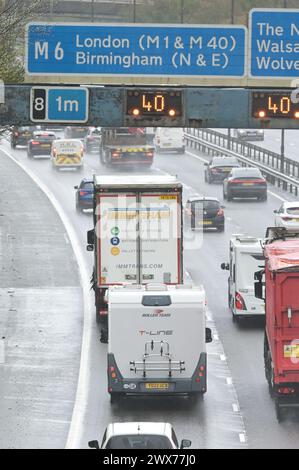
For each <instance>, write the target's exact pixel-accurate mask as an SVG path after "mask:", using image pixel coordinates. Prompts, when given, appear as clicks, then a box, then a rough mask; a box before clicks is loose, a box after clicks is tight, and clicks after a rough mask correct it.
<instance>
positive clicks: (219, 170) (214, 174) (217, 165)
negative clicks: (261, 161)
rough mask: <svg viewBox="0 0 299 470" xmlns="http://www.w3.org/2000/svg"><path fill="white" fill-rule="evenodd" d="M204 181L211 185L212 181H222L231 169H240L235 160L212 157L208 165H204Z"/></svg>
mask: <svg viewBox="0 0 299 470" xmlns="http://www.w3.org/2000/svg"><path fill="white" fill-rule="evenodd" d="M205 166H206V169H205V181H206V182H207V183H213V182H214V181H221V182H222V181H223V180H224V179H225V178H226V177H227V175H228V174H229V173H230V172H231V170H232V168H238V167H240V163H239V162H238V160H237V159H236V158H231V157H214V158H212V160H211V161H210V162H209V163H205Z"/></svg>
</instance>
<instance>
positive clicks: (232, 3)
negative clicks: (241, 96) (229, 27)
mask: <svg viewBox="0 0 299 470" xmlns="http://www.w3.org/2000/svg"><path fill="white" fill-rule="evenodd" d="M230 21H231V24H234V23H235V0H231V9H230ZM231 135H232V133H231V129H230V128H229V129H228V135H227V148H228V150H231V142H232V141H231Z"/></svg>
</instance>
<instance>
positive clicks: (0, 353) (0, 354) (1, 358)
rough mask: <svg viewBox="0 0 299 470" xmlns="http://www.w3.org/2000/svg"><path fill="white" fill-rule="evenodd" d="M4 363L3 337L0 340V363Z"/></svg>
mask: <svg viewBox="0 0 299 470" xmlns="http://www.w3.org/2000/svg"><path fill="white" fill-rule="evenodd" d="M4 363H5V342H4V339H1V340H0V364H4Z"/></svg>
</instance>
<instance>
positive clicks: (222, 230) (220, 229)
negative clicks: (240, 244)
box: [217, 225, 225, 232]
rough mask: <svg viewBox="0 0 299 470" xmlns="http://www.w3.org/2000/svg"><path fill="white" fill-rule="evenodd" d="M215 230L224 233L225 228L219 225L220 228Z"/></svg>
mask: <svg viewBox="0 0 299 470" xmlns="http://www.w3.org/2000/svg"><path fill="white" fill-rule="evenodd" d="M217 230H218V232H224V230H225V226H224V225H220V227H217Z"/></svg>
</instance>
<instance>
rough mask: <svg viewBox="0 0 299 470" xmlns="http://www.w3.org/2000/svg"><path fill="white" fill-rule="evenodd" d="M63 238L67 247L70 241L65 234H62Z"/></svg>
mask: <svg viewBox="0 0 299 470" xmlns="http://www.w3.org/2000/svg"><path fill="white" fill-rule="evenodd" d="M63 236H64V239H65V243H66V244H67V245H69V244H70V240H69V237H68V236H67V233H64V234H63Z"/></svg>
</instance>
